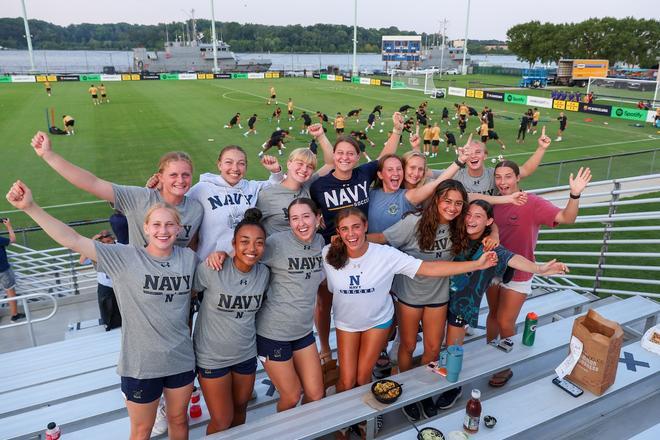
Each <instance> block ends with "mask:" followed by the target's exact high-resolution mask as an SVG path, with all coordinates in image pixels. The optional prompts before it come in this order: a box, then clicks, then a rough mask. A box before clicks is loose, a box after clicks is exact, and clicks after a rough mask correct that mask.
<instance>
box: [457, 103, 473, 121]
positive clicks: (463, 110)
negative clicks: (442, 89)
mask: <svg viewBox="0 0 660 440" xmlns="http://www.w3.org/2000/svg"><path fill="white" fill-rule="evenodd" d="M469 111H470V109H468V106H467V105H465V102H462V103H461V104H460V105H459V106H458V117H459V119H464V120H466V121H467V117H468V113H469Z"/></svg>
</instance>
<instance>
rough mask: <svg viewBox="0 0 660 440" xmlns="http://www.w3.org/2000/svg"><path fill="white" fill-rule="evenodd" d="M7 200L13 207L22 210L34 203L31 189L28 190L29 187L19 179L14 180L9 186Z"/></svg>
mask: <svg viewBox="0 0 660 440" xmlns="http://www.w3.org/2000/svg"><path fill="white" fill-rule="evenodd" d="M7 201H8V202H9V203H11V205H12V206H13V207H14V208H16V209H20V210H22V211H24V210H26V209H28V208H30V207H31V206H32V205H33V204H34V200H33V199H32V191H30V188H28V187H27V185H26V184H24V183H23V182H21V181H20V180H17V181H16V182H14V184H13V185H12V186H11V188H9V192H8V193H7Z"/></svg>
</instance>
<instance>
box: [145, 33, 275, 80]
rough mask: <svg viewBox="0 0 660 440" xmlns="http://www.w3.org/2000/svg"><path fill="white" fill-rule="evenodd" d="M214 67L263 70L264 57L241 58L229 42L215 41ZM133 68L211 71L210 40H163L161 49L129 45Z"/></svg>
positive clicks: (266, 63)
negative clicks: (131, 48) (230, 47)
mask: <svg viewBox="0 0 660 440" xmlns="http://www.w3.org/2000/svg"><path fill="white" fill-rule="evenodd" d="M217 48H218V49H217V58H218V70H219V71H220V72H266V71H267V70H268V69H270V66H271V64H272V63H271V61H270V60H268V59H247V58H246V59H242V58H238V57H237V56H236V55H235V54H234V52H232V51H230V50H229V44H227V43H225V42H224V41H221V40H220V41H218V45H217ZM133 68H134V69H135V71H147V72H211V71H212V70H213V44H210V43H202V42H201V41H199V40H192V41H167V42H166V43H165V50H164V51H148V50H147V49H145V48H143V47H139V48H134V49H133Z"/></svg>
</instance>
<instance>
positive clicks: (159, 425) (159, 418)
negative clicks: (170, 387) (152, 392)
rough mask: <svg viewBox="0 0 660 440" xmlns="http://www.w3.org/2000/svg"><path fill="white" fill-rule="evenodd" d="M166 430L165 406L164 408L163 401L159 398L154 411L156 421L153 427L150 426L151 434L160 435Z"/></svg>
mask: <svg viewBox="0 0 660 440" xmlns="http://www.w3.org/2000/svg"><path fill="white" fill-rule="evenodd" d="M166 432H167V408H165V401H164V400H163V398H162V397H161V398H160V402H158V410H157V411H156V421H155V422H154V427H153V428H151V435H152V436H155V435H161V434H165V433H166Z"/></svg>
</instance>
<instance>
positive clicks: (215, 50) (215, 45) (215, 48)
mask: <svg viewBox="0 0 660 440" xmlns="http://www.w3.org/2000/svg"><path fill="white" fill-rule="evenodd" d="M214 3H215V1H214V0H211V40H212V42H213V73H218V39H217V38H216V36H215V5H214Z"/></svg>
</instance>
